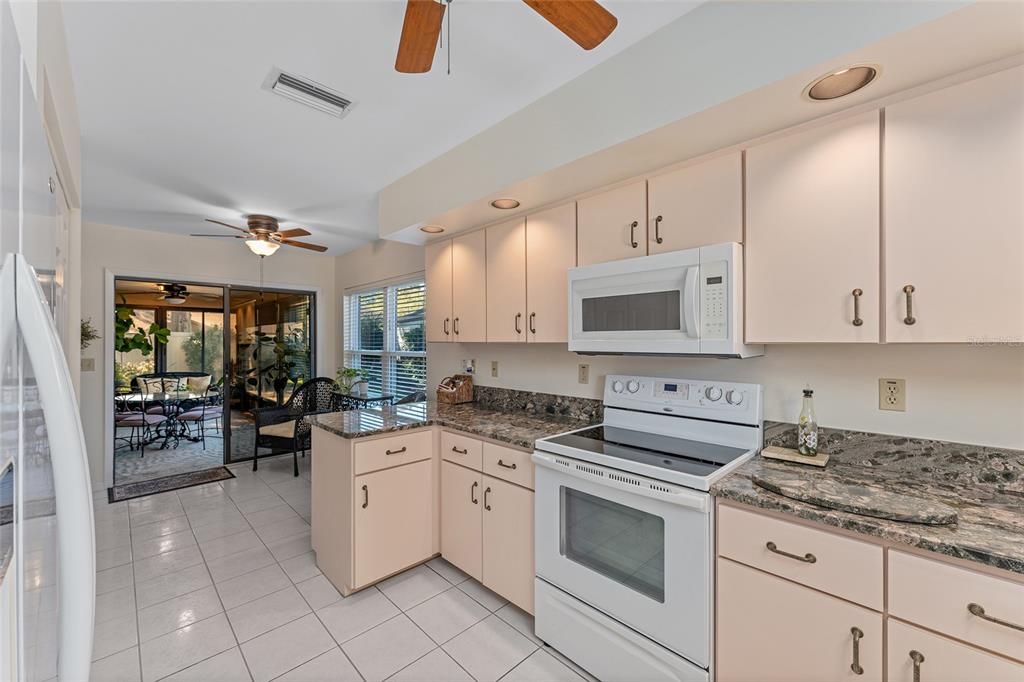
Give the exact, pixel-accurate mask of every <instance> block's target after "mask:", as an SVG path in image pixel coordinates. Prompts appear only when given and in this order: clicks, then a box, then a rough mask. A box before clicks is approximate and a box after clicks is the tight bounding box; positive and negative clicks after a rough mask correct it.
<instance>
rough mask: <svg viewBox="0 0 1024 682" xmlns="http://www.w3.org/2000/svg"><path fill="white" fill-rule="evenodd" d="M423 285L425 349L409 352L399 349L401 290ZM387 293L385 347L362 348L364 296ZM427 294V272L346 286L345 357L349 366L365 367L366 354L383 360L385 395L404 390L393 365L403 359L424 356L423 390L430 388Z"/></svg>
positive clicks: (385, 301)
mask: <svg viewBox="0 0 1024 682" xmlns="http://www.w3.org/2000/svg"><path fill="white" fill-rule="evenodd" d="M417 284H419V285H422V287H423V314H424V321H423V333H424V336H423V350H422V351H408V350H399V349H398V347H397V346H398V290H399V289H404V288H408V287H410V286H414V285H417ZM378 291H382V292H384V339H383V344H382V345H383V348H382V349H381V350H372V349H362V348H358V347H357V346H356V344H357V343H358V341H359V340H360V339H361V337H362V333H361V332H362V329H361V327H360V322H361V319H362V316H361V314H360V313H361V308H360V297H362V296H365V295H366V294H370V293H375V292H378ZM426 294H427V283H426V278H425V276H424V273H422V272H420V273H417V274H415V275H406V276H403V277H399V278H395V279H391V280H386V281H382V282H376V283H374V284H371V285H366V286H360V287H354V288H351V289H346V290H345V294H344V298H343V301H342V326H343V337H344V338H343V340H342V360H343V362H344V366H345V367H357V368H361V367H362V357H364V356H370V357H375V358H379V362H380V391H381V393H382V394H384V395H393V396H395V397H396V398H400V397H402V396H399V395H398V393H399V392H401V391H402V389H400V388H399V387H398V385H397V383H396V381H397V372H394V370H393V367H394V366H395V365H396V364H397V362H398V361H400V360H401V359H403V358H423V362H424V380H423V386H422V390H424V391H425V390H426V372H425V370H426V363H427V350H426V348H427V343H426Z"/></svg>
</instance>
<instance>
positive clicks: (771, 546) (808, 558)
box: [765, 541, 818, 564]
mask: <svg viewBox="0 0 1024 682" xmlns="http://www.w3.org/2000/svg"><path fill="white" fill-rule="evenodd" d="M765 547H767V548H768V551H769V552H775V553H776V554H781V555H782V556H785V557H789V558H790V559H796V560H797V561H803V562H804V563H807V564H813V563H814V562H815V561H817V560H818V557H816V556H814V555H813V554H811V553H810V552H808V553H807V554H804V555H803V556H800V555H799V554H790V553H789V552H783V551H782V550H781V549H779V546H778V545H776V544H775V543H774V542H771V541H768V542H767V543H766V544H765Z"/></svg>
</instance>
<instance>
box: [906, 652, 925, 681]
mask: <svg viewBox="0 0 1024 682" xmlns="http://www.w3.org/2000/svg"><path fill="white" fill-rule="evenodd" d="M909 656H910V660H912V661H913V662H914V682H921V664H922V663H924V654H922V653H921V652H920V651H917V650H915V649H911V650H910V652H909Z"/></svg>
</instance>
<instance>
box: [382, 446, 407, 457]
mask: <svg viewBox="0 0 1024 682" xmlns="http://www.w3.org/2000/svg"><path fill="white" fill-rule="evenodd" d="M408 449H409V448H408V446H405V447H400V448H398V449H397V450H385V451H384V454H385V455H400V454H402V453H403V452H405V451H406V450H408Z"/></svg>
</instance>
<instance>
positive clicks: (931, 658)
mask: <svg viewBox="0 0 1024 682" xmlns="http://www.w3.org/2000/svg"><path fill="white" fill-rule="evenodd" d="M912 651H913V652H915V653H916V654H917V655H916V656H913V657H912V656H911V653H910V652H912ZM915 658H916V659H917V663H918V671H919V674H918V677H916V678H915V677H914V659H915ZM888 668H889V682H914V680H915V679H920V680H921V682H964V681H965V680H979V681H981V680H984V682H1020V680H1024V665H1020V664H1019V663H1014V662H1013V661H1008V660H1006V659H1005V658H1000V657H999V656H995V655H993V654H990V653H988V652H985V651H981V650H979V649H975V648H974V647H970V646H967V645H966V644H961V643H960V642H954V641H953V640H951V639H946V638H945V637H940V636H939V635H936V634H933V633H931V632H925V631H924V630H918V629H917V628H915V627H913V626H910V625H905V624H903V623H901V622H899V621H897V620H892V619H889V646H888Z"/></svg>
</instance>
